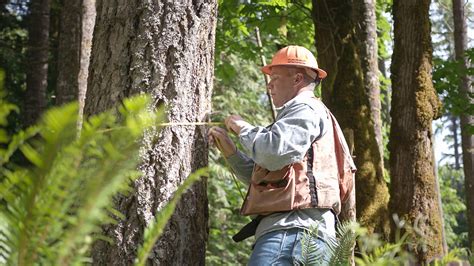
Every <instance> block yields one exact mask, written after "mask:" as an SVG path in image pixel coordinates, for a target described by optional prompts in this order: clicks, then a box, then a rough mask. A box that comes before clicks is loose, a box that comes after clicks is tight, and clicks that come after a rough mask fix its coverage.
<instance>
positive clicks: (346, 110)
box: [313, 0, 390, 237]
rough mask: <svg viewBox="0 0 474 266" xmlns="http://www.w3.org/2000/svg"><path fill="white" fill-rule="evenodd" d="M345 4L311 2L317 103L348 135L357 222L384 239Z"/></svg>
mask: <svg viewBox="0 0 474 266" xmlns="http://www.w3.org/2000/svg"><path fill="white" fill-rule="evenodd" d="M353 12H354V9H353V6H352V2H351V1H329V0H328V1H313V17H314V21H315V29H316V47H317V49H318V62H319V64H320V65H321V67H322V68H323V69H326V70H328V80H325V81H324V82H323V100H324V102H325V103H326V104H327V105H328V106H329V108H330V109H331V111H332V112H333V113H334V115H335V116H336V118H337V119H338V121H339V123H340V125H341V127H342V128H343V129H351V130H353V132H354V148H355V149H354V156H355V163H356V166H357V168H358V171H357V173H356V206H357V220H358V221H359V222H360V223H361V224H362V225H364V226H365V227H367V228H368V230H369V232H377V233H380V234H382V235H384V236H386V237H388V234H389V230H390V228H389V217H388V209H387V205H388V200H389V193H388V188H387V185H386V183H385V181H384V179H383V165H382V156H381V153H380V149H379V147H378V143H377V140H376V135H375V127H374V123H373V120H372V113H371V112H372V111H371V110H373V108H371V106H370V102H369V98H370V97H371V95H370V94H369V93H368V92H367V90H365V86H364V73H363V70H362V66H361V61H360V58H359V55H358V51H357V49H356V44H355V39H354V38H355V37H354V33H355V29H354V28H355V23H354V22H353V20H351V19H348V18H352V17H353V16H354V14H353Z"/></svg>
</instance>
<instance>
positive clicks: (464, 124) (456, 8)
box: [453, 0, 474, 247]
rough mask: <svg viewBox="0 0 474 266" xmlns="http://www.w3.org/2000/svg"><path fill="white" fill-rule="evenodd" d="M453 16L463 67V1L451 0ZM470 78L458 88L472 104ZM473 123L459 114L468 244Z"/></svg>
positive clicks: (473, 190) (472, 222) (473, 202)
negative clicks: (471, 130)
mask: <svg viewBox="0 0 474 266" xmlns="http://www.w3.org/2000/svg"><path fill="white" fill-rule="evenodd" d="M453 18H454V50H455V53H456V59H457V60H461V61H462V62H463V64H462V65H463V68H464V69H466V68H467V66H468V62H467V58H466V56H465V54H464V53H465V51H466V47H467V26H466V16H465V13H464V1H461V0H453ZM469 83H470V80H469V76H468V75H467V74H464V75H463V77H462V81H461V84H460V86H459V90H460V91H461V93H462V95H463V96H464V98H465V99H466V100H467V101H469V103H470V105H471V106H472V104H473V101H472V96H469V95H470V94H471V95H472V93H473V90H472V85H471V86H470V85H469ZM466 106H469V105H466ZM473 125H474V118H473V116H472V114H469V112H468V111H467V110H466V111H464V112H462V114H461V141H462V158H463V168H464V178H465V185H466V203H467V204H466V207H467V219H468V225H469V226H468V227H469V229H468V230H469V243H470V246H469V247H471V245H472V243H473V242H474V166H473V161H474V135H472V134H470V133H469V131H468V127H472V126H473Z"/></svg>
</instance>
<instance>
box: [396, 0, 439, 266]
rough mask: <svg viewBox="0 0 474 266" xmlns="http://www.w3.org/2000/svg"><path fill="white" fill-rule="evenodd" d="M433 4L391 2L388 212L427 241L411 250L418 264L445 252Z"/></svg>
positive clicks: (414, 0) (417, 0) (426, 0)
mask: <svg viewBox="0 0 474 266" xmlns="http://www.w3.org/2000/svg"><path fill="white" fill-rule="evenodd" d="M429 5H430V0H395V1H394V2H393V18H394V38H395V42H394V51H393V56H392V67H391V73H392V86H393V88H396V89H394V90H393V94H392V109H391V116H392V123H391V131H390V143H389V150H390V171H391V186H390V211H391V212H392V213H395V214H398V215H399V217H400V219H403V220H405V221H406V222H407V224H408V225H410V226H415V227H416V228H417V230H416V231H415V230H413V231H410V232H411V233H413V236H414V237H416V239H417V240H420V241H423V242H424V243H423V245H422V244H420V245H417V246H416V248H414V249H413V250H412V252H413V253H414V255H415V256H416V258H417V260H418V262H419V263H420V264H423V263H426V262H428V261H430V260H432V259H433V258H435V257H437V256H441V255H443V241H442V218H441V206H440V204H439V201H438V199H439V193H438V191H437V186H436V177H435V175H434V159H433V155H432V145H433V133H432V130H431V123H432V121H433V119H435V118H437V117H438V116H440V115H441V103H440V101H439V99H438V97H437V95H436V92H435V90H434V88H433V83H432V80H431V68H432V66H431V61H432V47H431V36H430V33H431V30H430V20H429ZM394 229H395V225H394ZM415 232H417V233H416V234H415ZM423 246H424V247H423Z"/></svg>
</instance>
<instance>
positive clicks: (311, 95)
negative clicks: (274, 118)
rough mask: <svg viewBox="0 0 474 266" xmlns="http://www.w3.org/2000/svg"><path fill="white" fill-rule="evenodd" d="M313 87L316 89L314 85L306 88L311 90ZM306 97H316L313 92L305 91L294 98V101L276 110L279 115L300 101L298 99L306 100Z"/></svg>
mask: <svg viewBox="0 0 474 266" xmlns="http://www.w3.org/2000/svg"><path fill="white" fill-rule="evenodd" d="M311 86H312V87H313V88H314V85H313V84H310V85H308V86H306V87H304V88H311ZM311 89H312V88H311ZM306 97H314V92H313V90H305V91H302V92H300V93H299V94H297V95H296V96H295V97H293V99H291V100H289V101H288V102H286V103H285V104H284V105H283V106H281V107H277V108H275V110H276V111H277V113H278V114H280V113H281V112H282V111H283V110H285V108H286V107H288V106H290V105H292V104H293V103H294V102H296V101H298V99H301V98H306Z"/></svg>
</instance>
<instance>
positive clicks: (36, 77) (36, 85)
mask: <svg viewBox="0 0 474 266" xmlns="http://www.w3.org/2000/svg"><path fill="white" fill-rule="evenodd" d="M49 11H50V10H49V0H37V1H31V2H30V5H29V12H30V14H29V16H28V53H27V62H25V64H26V68H27V72H26V73H27V74H26V91H25V99H24V101H25V102H24V115H23V117H24V124H23V125H24V126H25V127H26V126H29V125H32V124H34V123H35V122H36V120H37V119H38V118H39V117H40V115H41V114H42V113H43V111H44V110H45V109H46V88H47V85H48V54H49Z"/></svg>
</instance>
